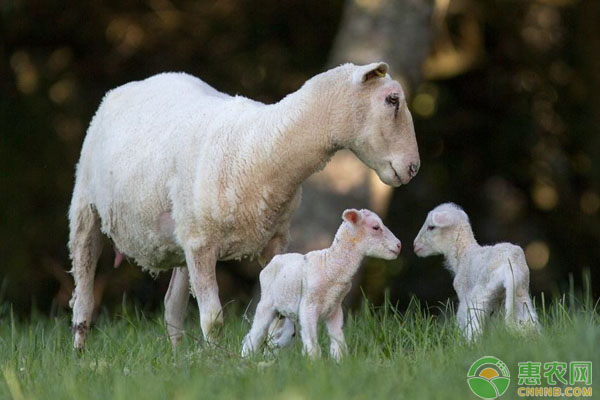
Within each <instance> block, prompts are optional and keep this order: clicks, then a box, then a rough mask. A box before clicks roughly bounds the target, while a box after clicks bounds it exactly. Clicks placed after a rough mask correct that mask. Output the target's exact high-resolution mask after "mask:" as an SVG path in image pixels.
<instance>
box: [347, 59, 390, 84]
mask: <svg viewBox="0 0 600 400" xmlns="http://www.w3.org/2000/svg"><path fill="white" fill-rule="evenodd" d="M387 71H388V65H387V64H386V63H384V62H378V63H373V64H369V65H363V66H360V67H358V68H357V70H356V71H355V72H354V75H353V76H352V81H353V82H354V83H355V84H361V83H365V82H367V81H370V80H372V79H378V78H383V77H385V75H386V74H387Z"/></svg>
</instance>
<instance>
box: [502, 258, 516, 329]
mask: <svg viewBox="0 0 600 400" xmlns="http://www.w3.org/2000/svg"><path fill="white" fill-rule="evenodd" d="M515 286H516V277H515V269H514V268H513V263H512V262H511V261H510V257H509V258H508V273H507V274H505V276H504V293H505V295H506V296H505V300H504V305H505V307H506V321H507V322H511V323H512V322H514V320H515V318H514V316H515V304H516V298H515V296H516V294H515Z"/></svg>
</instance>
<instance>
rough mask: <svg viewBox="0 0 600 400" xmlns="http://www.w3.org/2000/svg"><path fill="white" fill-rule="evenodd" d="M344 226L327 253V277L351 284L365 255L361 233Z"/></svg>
mask: <svg viewBox="0 0 600 400" xmlns="http://www.w3.org/2000/svg"><path fill="white" fill-rule="evenodd" d="M345 224H346V223H344V224H342V226H341V227H340V229H338V232H337V233H336V235H335V238H334V240H333V243H332V244H331V246H330V247H329V248H328V249H327V250H326V252H325V268H327V276H328V277H330V278H331V280H333V281H336V282H340V283H342V282H350V281H351V280H352V277H353V276H354V275H355V274H356V272H357V271H358V269H359V268H360V265H361V263H362V260H363V259H364V253H363V251H362V249H361V246H360V241H361V237H360V232H352V231H350V230H349V229H346V227H345V226H344V225H345Z"/></svg>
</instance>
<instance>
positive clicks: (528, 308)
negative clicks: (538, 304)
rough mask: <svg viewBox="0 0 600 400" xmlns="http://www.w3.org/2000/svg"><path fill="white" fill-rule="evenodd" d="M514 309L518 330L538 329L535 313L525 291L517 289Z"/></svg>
mask: <svg viewBox="0 0 600 400" xmlns="http://www.w3.org/2000/svg"><path fill="white" fill-rule="evenodd" d="M515 308H516V310H515V317H516V320H517V326H518V327H519V328H521V329H529V330H537V329H539V322H538V317H537V313H536V312H535V308H534V307H533V302H532V301H531V297H530V296H529V293H528V291H527V289H523V288H519V289H517V298H516V300H515Z"/></svg>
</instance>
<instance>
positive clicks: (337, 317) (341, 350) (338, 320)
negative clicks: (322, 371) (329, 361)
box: [326, 303, 347, 361]
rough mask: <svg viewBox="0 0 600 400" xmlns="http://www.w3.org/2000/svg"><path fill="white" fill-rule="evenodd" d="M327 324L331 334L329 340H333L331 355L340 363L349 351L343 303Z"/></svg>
mask: <svg viewBox="0 0 600 400" xmlns="http://www.w3.org/2000/svg"><path fill="white" fill-rule="evenodd" d="M326 324H327V331H328V332H329V339H330V340H331V344H330V345H329V355H330V356H331V358H333V359H334V360H335V361H340V360H341V359H342V356H343V355H344V354H345V353H346V351H347V347H346V339H345V338H344V330H343V329H342V327H343V326H344V311H343V310H342V304H341V303H340V304H339V305H338V306H337V308H336V310H335V311H334V312H333V314H332V315H331V316H330V317H329V319H328V320H327V322H326Z"/></svg>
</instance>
